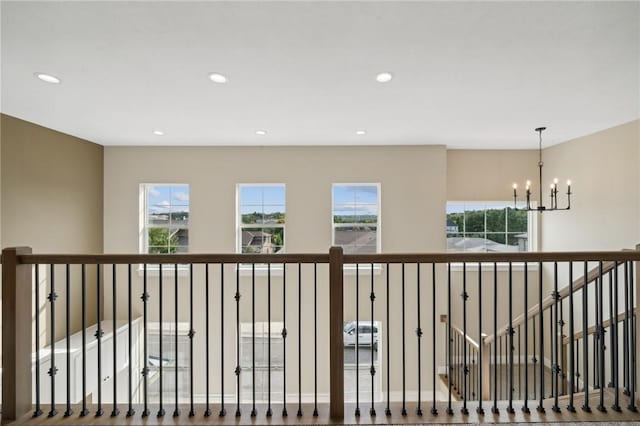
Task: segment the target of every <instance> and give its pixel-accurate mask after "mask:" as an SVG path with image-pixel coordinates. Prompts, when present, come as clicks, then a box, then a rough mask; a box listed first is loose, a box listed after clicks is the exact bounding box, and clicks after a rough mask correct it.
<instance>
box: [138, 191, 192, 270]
mask: <svg viewBox="0 0 640 426" xmlns="http://www.w3.org/2000/svg"><path fill="white" fill-rule="evenodd" d="M177 185H183V186H187V187H188V188H189V221H188V222H187V224H186V225H173V224H167V225H149V220H148V217H147V213H148V208H147V207H148V200H149V197H148V192H149V188H150V187H153V186H177ZM139 197H140V198H139V206H140V212H139V213H140V214H139V230H140V231H139V247H138V250H139V252H140V254H149V231H148V230H149V228H169V229H187V231H189V225H190V223H191V186H190V185H189V184H188V183H141V184H140V189H139ZM186 248H187V253H188V252H189V245H187V246H186ZM170 266H172V265H166V266H164V267H163V268H162V274H163V275H171V274H173V271H174V268H173V267H170ZM159 269H160V268H159V266H158V265H152V264H147V272H151V273H152V274H157V272H158V271H159ZM188 269H189V266H188V265H178V270H179V271H180V272H186V271H188ZM143 270H144V266H143V265H138V272H139V273H142V272H143Z"/></svg>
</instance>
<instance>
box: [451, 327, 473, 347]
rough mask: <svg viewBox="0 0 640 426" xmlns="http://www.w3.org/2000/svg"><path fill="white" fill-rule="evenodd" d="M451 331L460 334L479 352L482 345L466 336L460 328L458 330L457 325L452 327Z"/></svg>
mask: <svg viewBox="0 0 640 426" xmlns="http://www.w3.org/2000/svg"><path fill="white" fill-rule="evenodd" d="M451 330H452V331H454V332H456V333H458V334H459V335H460V336H462V337H463V338H464V339H465V340H466V341H467V343H469V344H470V345H471V346H473V347H474V348H476V349H477V350H480V345H479V344H478V343H477V342H476V341H475V340H473V339H472V338H471V337H469V335H468V334H467V335H466V336H465V334H464V331H463V330H461V329H460V328H458V327H457V326H455V325H451Z"/></svg>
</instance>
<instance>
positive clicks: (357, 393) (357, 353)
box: [354, 263, 360, 417]
mask: <svg viewBox="0 0 640 426" xmlns="http://www.w3.org/2000/svg"><path fill="white" fill-rule="evenodd" d="M359 267H360V265H359V264H357V263H356V328H355V331H354V333H355V335H356V411H355V416H356V417H360V340H359V337H360V268H359Z"/></svg>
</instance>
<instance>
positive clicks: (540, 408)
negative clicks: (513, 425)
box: [536, 262, 545, 413]
mask: <svg viewBox="0 0 640 426" xmlns="http://www.w3.org/2000/svg"><path fill="white" fill-rule="evenodd" d="M542 271H543V269H542V262H539V263H538V316H539V321H540V327H538V328H539V329H540V345H539V346H540V398H539V400H538V407H537V408H536V410H538V412H539V413H544V412H545V409H544V405H543V404H544V403H543V401H544V317H543V307H542V290H543V288H542V286H543V283H542Z"/></svg>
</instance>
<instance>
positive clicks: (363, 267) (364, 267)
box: [331, 182, 382, 275]
mask: <svg viewBox="0 0 640 426" xmlns="http://www.w3.org/2000/svg"><path fill="white" fill-rule="evenodd" d="M337 186H375V187H376V188H377V194H378V200H377V202H378V215H377V221H376V254H379V253H382V219H381V218H382V191H381V189H382V188H381V184H380V182H377V183H366V182H365V183H362V182H358V183H333V184H331V245H332V246H335V245H336V228H342V227H350V226H358V225H361V223H358V222H355V223H339V224H336V223H335V222H334V216H335V214H334V213H335V212H334V202H335V200H334V189H335V187H337ZM367 225H371V224H370V223H369V224H367ZM356 269H357V270H358V274H360V275H366V274H368V273H369V272H370V270H371V265H370V264H360V265H358V268H356V265H355V264H345V265H344V266H343V270H344V271H345V272H347V273H348V274H355V272H356ZM381 271H382V265H381V264H379V263H376V264H374V274H379V273H380V272H381Z"/></svg>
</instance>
